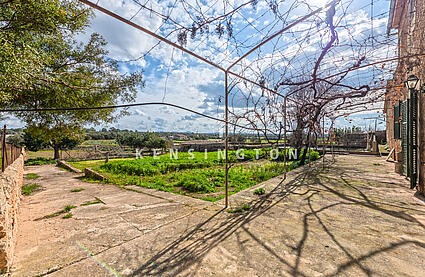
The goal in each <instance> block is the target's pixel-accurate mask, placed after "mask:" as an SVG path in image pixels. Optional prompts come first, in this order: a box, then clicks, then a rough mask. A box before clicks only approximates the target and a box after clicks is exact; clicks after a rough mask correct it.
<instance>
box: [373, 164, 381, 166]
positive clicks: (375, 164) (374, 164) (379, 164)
mask: <svg viewBox="0 0 425 277" xmlns="http://www.w3.org/2000/svg"><path fill="white" fill-rule="evenodd" d="M373 165H376V166H380V165H382V164H380V163H373Z"/></svg>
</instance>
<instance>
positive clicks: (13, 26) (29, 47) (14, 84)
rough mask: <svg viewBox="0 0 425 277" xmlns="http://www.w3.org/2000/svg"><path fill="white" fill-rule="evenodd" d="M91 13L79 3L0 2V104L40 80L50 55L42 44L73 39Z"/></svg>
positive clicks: (64, 0)
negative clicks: (68, 37) (65, 38)
mask: <svg viewBox="0 0 425 277" xmlns="http://www.w3.org/2000/svg"><path fill="white" fill-rule="evenodd" d="M91 16H92V12H91V11H90V10H89V9H87V8H85V7H84V5H82V4H81V3H79V2H78V1H70V0H61V1H58V0H9V1H2V2H1V3H0V21H1V24H0V46H1V47H0V60H1V63H0V104H4V103H7V102H9V101H10V100H11V99H12V98H14V97H16V95H15V92H16V91H18V90H22V89H24V88H28V87H31V86H32V85H33V84H34V83H37V82H39V80H40V77H42V76H41V75H42V70H43V68H44V64H45V63H47V62H49V60H50V59H51V56H49V53H48V52H46V51H45V44H44V43H45V41H46V40H49V39H50V38H51V37H55V36H58V35H59V36H62V35H64V34H67V35H69V36H72V35H73V34H74V33H75V32H78V31H80V30H81V29H82V28H84V27H85V26H87V24H88V19H89V18H90V17H91Z"/></svg>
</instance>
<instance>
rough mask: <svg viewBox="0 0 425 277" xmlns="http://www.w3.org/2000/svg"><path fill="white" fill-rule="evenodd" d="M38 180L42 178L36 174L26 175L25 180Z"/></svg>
mask: <svg viewBox="0 0 425 277" xmlns="http://www.w3.org/2000/svg"><path fill="white" fill-rule="evenodd" d="M37 178H40V176H39V175H38V174H35V173H28V174H27V175H25V179H28V180H33V179H37Z"/></svg>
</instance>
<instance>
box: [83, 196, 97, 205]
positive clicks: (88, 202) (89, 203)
mask: <svg viewBox="0 0 425 277" xmlns="http://www.w3.org/2000/svg"><path fill="white" fill-rule="evenodd" d="M99 203H102V201H101V200H100V199H99V198H97V197H96V200H94V201H87V202H84V203H83V204H81V205H80V206H89V205H94V204H99Z"/></svg>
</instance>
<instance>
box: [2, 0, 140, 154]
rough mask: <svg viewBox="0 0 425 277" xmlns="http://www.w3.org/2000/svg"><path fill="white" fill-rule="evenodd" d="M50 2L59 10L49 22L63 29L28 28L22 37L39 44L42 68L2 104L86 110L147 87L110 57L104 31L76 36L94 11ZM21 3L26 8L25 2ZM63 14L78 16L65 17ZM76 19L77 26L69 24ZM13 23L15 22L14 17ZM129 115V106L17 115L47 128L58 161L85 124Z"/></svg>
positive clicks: (126, 97) (32, 126)
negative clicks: (81, 39)
mask: <svg viewBox="0 0 425 277" xmlns="http://www.w3.org/2000/svg"><path fill="white" fill-rule="evenodd" d="M15 2H19V3H21V2H22V3H24V2H30V4H28V5H30V6H31V8H32V9H33V10H34V12H35V13H36V12H37V11H39V10H43V9H44V3H43V2H44V1H40V2H38V1H37V2H36V1H23V0H22V1H11V3H15ZM46 3H49V4H50V5H51V9H52V10H53V12H57V14H56V13H53V15H52V16H51V17H49V16H50V15H49V16H48V17H49V19H50V21H48V22H47V23H50V24H53V25H55V24H58V26H59V27H58V28H56V29H55V28H54V29H55V31H54V32H53V31H49V30H46V29H43V28H42V26H39V27H38V25H37V24H36V26H35V27H34V29H33V30H30V31H28V30H25V31H26V35H25V36H23V37H21V38H20V40H21V41H23V44H25V45H26V44H27V42H28V44H30V45H34V47H33V48H32V49H33V50H34V49H35V50H34V51H36V52H37V55H39V56H40V57H41V58H40V59H37V61H36V62H35V63H34V64H37V65H38V67H37V68H35V69H34V70H30V71H28V73H27V74H28V76H30V77H31V78H30V80H31V81H30V82H29V83H26V84H24V85H21V86H17V87H16V86H14V87H13V91H14V93H13V97H12V96H10V97H9V96H7V95H6V97H4V98H5V100H4V101H2V102H1V104H2V106H4V107H9V108H20V109H43V108H69V107H81V108H83V107H97V106H111V105H115V104H117V103H119V102H129V101H133V100H134V99H135V96H136V92H137V88H138V87H141V86H143V81H142V73H141V72H135V73H131V74H121V73H120V72H119V70H118V68H119V66H118V63H117V62H115V61H113V60H111V59H109V58H108V57H107V55H108V51H107V50H106V49H105V46H106V44H107V43H106V41H105V40H104V39H103V38H102V37H101V36H100V35H99V34H96V33H94V34H92V35H91V37H90V39H89V41H88V42H87V43H85V44H83V43H78V42H77V41H76V40H75V39H73V37H75V36H76V35H78V34H79V33H81V32H83V31H84V28H85V27H86V26H87V25H88V23H89V18H90V13H89V12H88V11H87V10H86V9H84V8H82V7H81V6H80V5H79V4H76V3H75V2H74V1H72V2H68V1H49V0H47V1H46ZM64 3H65V4H67V5H64ZM3 5H5V4H3ZM3 5H2V6H3ZM11 5H12V4H11ZM6 6H7V7H9V5H7V4H6ZM17 6H18V7H19V8H23V7H26V5H24V4H22V5H17ZM61 13H62V14H67V15H73V16H66V17H61V16H60V14H61ZM78 15H81V16H78ZM12 18H13V15H12ZM76 19H77V21H78V24H72V23H70V22H69V21H72V20H76ZM44 21H46V20H44ZM44 21H43V22H44ZM10 22H11V25H13V24H15V23H14V19H11V20H10ZM36 23H38V22H36ZM44 23H46V22H44ZM36 27H37V28H36ZM62 27H63V28H62ZM19 31H20V29H19V28H15V29H12V30H11V31H10V32H9V33H10V34H12V35H16V36H18V35H20V32H19ZM32 40H35V41H36V42H37V43H33V42H32ZM14 66H15V67H16V66H18V65H14ZM12 68H13V66H12ZM5 82H7V80H6V81H5ZM7 85H8V84H6V86H7ZM6 91H7V90H6ZM124 114H125V110H124V111H121V112H115V110H114V109H97V110H73V111H55V112H19V113H15V115H16V116H18V117H19V118H21V119H23V120H24V121H25V122H26V123H27V126H28V127H29V128H28V130H29V132H37V130H43V132H44V134H43V136H42V137H43V138H44V140H45V142H46V143H49V144H50V145H52V147H53V148H54V151H55V153H54V158H55V159H58V158H59V151H60V150H61V149H62V148H63V147H64V146H65V145H66V143H65V145H64V141H65V140H64V138H69V139H70V140H71V141H74V140H75V139H78V137H79V134H81V132H82V128H83V126H84V125H86V124H89V123H94V124H99V123H101V122H113V121H114V120H115V119H116V118H118V117H119V116H122V115H124Z"/></svg>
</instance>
